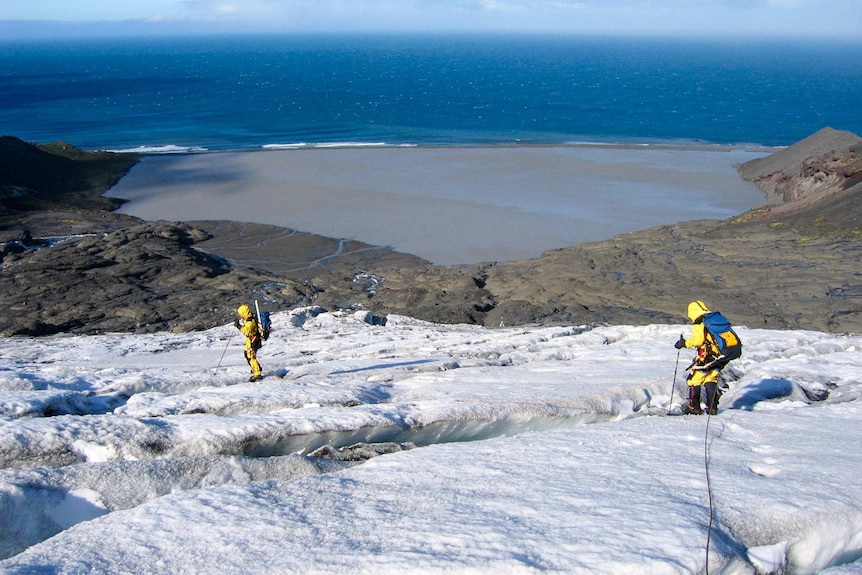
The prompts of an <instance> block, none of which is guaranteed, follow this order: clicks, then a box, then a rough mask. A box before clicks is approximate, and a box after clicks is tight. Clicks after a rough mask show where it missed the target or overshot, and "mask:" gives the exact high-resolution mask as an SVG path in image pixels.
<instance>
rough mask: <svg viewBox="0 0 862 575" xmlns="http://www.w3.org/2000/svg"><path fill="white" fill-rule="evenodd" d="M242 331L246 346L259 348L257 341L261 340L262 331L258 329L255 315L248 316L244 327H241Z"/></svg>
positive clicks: (247, 347)
mask: <svg viewBox="0 0 862 575" xmlns="http://www.w3.org/2000/svg"><path fill="white" fill-rule="evenodd" d="M239 331H240V333H242V334H243V335H244V336H245V348H246V349H257V348H258V347H260V346H258V345H257V343H258V342H259V341H260V331H259V330H258V329H257V322H256V321H255V319H254V318H253V317H250V318H247V319H246V320H245V321H244V323H243V324H242V327H240V328H239Z"/></svg>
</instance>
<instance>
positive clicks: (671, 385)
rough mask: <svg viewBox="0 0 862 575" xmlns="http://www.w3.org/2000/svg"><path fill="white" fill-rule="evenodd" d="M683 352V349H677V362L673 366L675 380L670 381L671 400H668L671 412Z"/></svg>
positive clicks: (668, 410) (668, 409)
mask: <svg viewBox="0 0 862 575" xmlns="http://www.w3.org/2000/svg"><path fill="white" fill-rule="evenodd" d="M680 353H682V349H678V350H676V363H675V364H674V366H673V381H671V382H670V401H668V402H667V412H668V413H670V410H671V408H672V407H673V390H674V388H675V387H676V374H677V371H678V370H679V355H680Z"/></svg>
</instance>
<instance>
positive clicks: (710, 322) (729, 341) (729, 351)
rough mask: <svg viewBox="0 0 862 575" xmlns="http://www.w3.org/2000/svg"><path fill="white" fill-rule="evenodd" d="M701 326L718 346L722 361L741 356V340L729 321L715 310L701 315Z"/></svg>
mask: <svg viewBox="0 0 862 575" xmlns="http://www.w3.org/2000/svg"><path fill="white" fill-rule="evenodd" d="M703 326H704V327H705V328H706V332H707V333H708V334H709V336H710V337H711V338H712V340H713V342H715V345H716V346H717V347H718V351H719V353H721V356H722V359H723V360H724V361H731V360H733V359H737V358H739V357H741V356H742V341H741V340H740V339H739V336H738V335H736V332H735V331H733V328H732V327H731V326H730V321H729V320H728V319H727V318H726V317H724V316H723V315H722V314H720V313H718V312H717V311H711V312H709V313H707V314H705V315H704V316H703Z"/></svg>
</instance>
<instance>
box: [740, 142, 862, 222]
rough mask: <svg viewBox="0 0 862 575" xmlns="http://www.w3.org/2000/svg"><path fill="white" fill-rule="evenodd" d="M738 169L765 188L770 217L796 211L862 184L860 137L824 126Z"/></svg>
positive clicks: (745, 176) (762, 188)
mask: <svg viewBox="0 0 862 575" xmlns="http://www.w3.org/2000/svg"><path fill="white" fill-rule="evenodd" d="M739 172H740V174H741V175H742V177H743V178H744V179H746V180H748V181H751V182H754V183H755V184H757V186H758V187H759V188H760V189H761V190H763V191H764V193H765V194H766V197H767V206H768V207H770V208H772V209H771V210H769V211H768V213H769V214H770V215H771V216H775V215H777V214H789V213H793V212H798V211H800V210H804V209H807V208H809V207H811V206H813V205H814V204H816V203H818V202H821V201H824V200H827V199H829V198H830V197H831V196H834V195H835V194H840V193H845V192H849V191H852V190H853V189H854V188H856V187H858V186H860V185H862V138H859V136H857V135H856V134H853V133H852V132H843V131H838V130H833V129H832V128H824V129H822V130H820V131H819V132H817V133H816V134H813V135H812V136H809V137H808V138H805V139H804V140H802V141H800V142H798V143H796V144H794V145H792V146H790V147H789V148H787V149H785V150H782V151H780V152H776V153H775V154H772V155H771V156H768V157H766V158H760V159H757V160H752V161H750V162H746V163H745V164H742V165H741V166H740V168H739Z"/></svg>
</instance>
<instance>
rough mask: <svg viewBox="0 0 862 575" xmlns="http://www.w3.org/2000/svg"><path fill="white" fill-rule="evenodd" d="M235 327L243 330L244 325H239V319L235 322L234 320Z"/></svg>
mask: <svg viewBox="0 0 862 575" xmlns="http://www.w3.org/2000/svg"><path fill="white" fill-rule="evenodd" d="M233 326H234V327H235V328H237V329H239V328H241V327H242V324H241V323H239V319H235V320H233Z"/></svg>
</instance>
